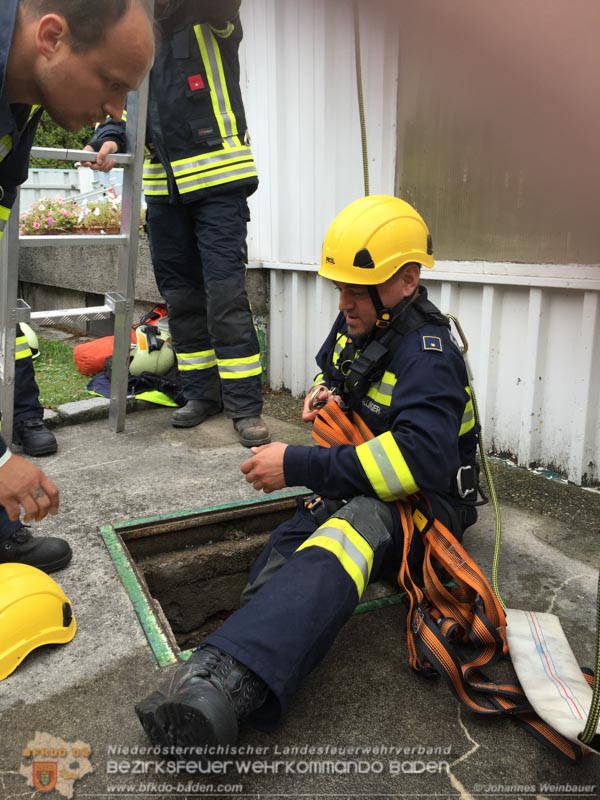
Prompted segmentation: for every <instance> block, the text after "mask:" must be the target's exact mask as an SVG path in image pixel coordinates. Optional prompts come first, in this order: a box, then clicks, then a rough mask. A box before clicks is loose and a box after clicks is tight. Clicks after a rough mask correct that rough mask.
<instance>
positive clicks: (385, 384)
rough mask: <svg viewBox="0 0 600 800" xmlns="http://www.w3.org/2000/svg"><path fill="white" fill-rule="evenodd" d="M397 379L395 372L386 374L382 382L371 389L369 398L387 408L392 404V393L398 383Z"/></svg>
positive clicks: (368, 394)
mask: <svg viewBox="0 0 600 800" xmlns="http://www.w3.org/2000/svg"><path fill="white" fill-rule="evenodd" d="M397 380H398V379H397V378H396V376H395V375H394V373H393V372H384V373H383V376H382V378H381V380H380V381H379V382H378V383H373V384H372V385H371V386H370V387H369V391H368V392H367V397H370V398H371V399H372V400H374V401H375V402H376V403H379V405H380V406H387V407H388V408H389V407H390V406H391V404H392V392H393V391H394V386H395V385H396V383H397Z"/></svg>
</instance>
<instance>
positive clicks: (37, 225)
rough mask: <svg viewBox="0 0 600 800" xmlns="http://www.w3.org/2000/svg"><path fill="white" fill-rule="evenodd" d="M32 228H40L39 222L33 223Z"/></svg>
mask: <svg viewBox="0 0 600 800" xmlns="http://www.w3.org/2000/svg"><path fill="white" fill-rule="evenodd" d="M33 227H34V228H35V229H36V230H37V229H38V228H39V227H40V223H39V222H34V223H33Z"/></svg>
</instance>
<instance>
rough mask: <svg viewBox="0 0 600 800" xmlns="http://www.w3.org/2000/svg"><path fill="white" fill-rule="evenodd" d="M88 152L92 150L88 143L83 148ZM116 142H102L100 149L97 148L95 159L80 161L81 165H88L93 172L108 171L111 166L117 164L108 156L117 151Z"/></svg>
mask: <svg viewBox="0 0 600 800" xmlns="http://www.w3.org/2000/svg"><path fill="white" fill-rule="evenodd" d="M83 149H84V150H87V151H88V152H90V153H93V152H94V148H93V147H90V145H89V144H86V146H85V147H84V148H83ZM118 149H119V148H118V147H117V143H116V142H104V144H103V145H102V147H101V148H100V150H98V158H97V159H96V161H82V162H81V166H82V167H89V168H90V169H93V170H94V171H95V172H110V171H111V169H112V168H113V167H115V166H116V165H117V162H116V161H115V160H114V159H113V158H110V156H111V155H112V154H113V153H116V152H117V151H118Z"/></svg>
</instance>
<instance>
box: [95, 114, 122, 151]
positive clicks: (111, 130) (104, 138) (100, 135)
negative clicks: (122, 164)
mask: <svg viewBox="0 0 600 800" xmlns="http://www.w3.org/2000/svg"><path fill="white" fill-rule="evenodd" d="M104 142H116V143H117V147H118V148H119V149H118V152H119V153H124V152H125V151H126V149H127V138H126V136H125V122H124V120H116V119H112V118H111V117H109V118H108V119H107V120H106V122H103V123H101V124H100V125H98V126H97V128H96V130H95V131H94V135H93V136H92V138H91V139H90V142H89V143H90V145H91V146H92V147H93V148H94V150H95V151H96V152H98V150H100V148H101V147H102V145H103V144H104Z"/></svg>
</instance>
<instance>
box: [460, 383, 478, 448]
mask: <svg viewBox="0 0 600 800" xmlns="http://www.w3.org/2000/svg"><path fill="white" fill-rule="evenodd" d="M465 391H466V392H467V394H468V395H469V399H468V400H467V403H466V405H465V410H464V411H463V417H462V422H461V425H460V430H459V431H458V435H459V436H463V435H464V434H465V433H468V432H469V431H470V430H472V429H473V428H474V427H475V409H474V408H473V399H472V397H471V387H470V386H465Z"/></svg>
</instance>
